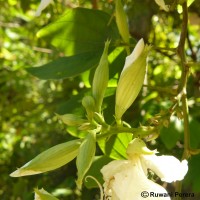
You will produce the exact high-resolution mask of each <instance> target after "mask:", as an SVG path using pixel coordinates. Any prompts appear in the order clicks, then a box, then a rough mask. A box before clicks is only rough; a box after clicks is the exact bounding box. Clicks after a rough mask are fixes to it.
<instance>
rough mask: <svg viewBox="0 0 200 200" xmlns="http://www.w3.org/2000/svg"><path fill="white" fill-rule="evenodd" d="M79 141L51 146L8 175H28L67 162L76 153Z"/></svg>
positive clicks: (55, 167) (48, 169)
mask: <svg viewBox="0 0 200 200" xmlns="http://www.w3.org/2000/svg"><path fill="white" fill-rule="evenodd" d="M81 141H82V140H80V139H78V140H72V141H69V142H65V143H62V144H58V145H56V146H53V147H51V148H50V149H47V150H46V151H44V152H42V153H41V154H39V155H38V156H36V157H35V158H33V159H32V160H31V161H29V162H28V163H26V164H25V165H24V166H22V167H21V168H19V169H17V170H16V171H14V172H13V173H11V174H10V176H11V177H20V176H28V175H34V174H40V173H44V172H47V171H51V170H54V169H57V168H59V167H61V166H63V165H65V164H67V163H68V162H70V161H71V160H73V159H74V158H75V157H76V156H77V155H78V149H79V147H80V145H81Z"/></svg>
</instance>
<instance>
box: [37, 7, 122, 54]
mask: <svg viewBox="0 0 200 200" xmlns="http://www.w3.org/2000/svg"><path fill="white" fill-rule="evenodd" d="M83 16H84V17H83ZM110 18H111V16H110V15H109V14H107V13H105V12H103V11H99V10H91V9H86V8H75V9H71V10H67V11H66V13H65V14H64V15H63V16H62V17H60V18H59V19H58V20H57V21H55V22H53V23H51V24H50V25H48V26H46V27H45V28H43V29H42V30H40V31H39V32H38V34H37V36H38V37H40V38H45V40H48V41H50V42H51V43H52V44H53V45H54V46H55V47H57V48H59V49H61V50H62V51H64V52H65V53H66V55H74V54H79V53H84V52H96V51H99V50H100V51H103V48H104V43H105V41H106V40H108V39H109V40H111V42H112V43H113V42H115V41H116V40H117V39H120V36H119V33H118V30H117V26H116V24H115V23H114V21H111V23H109V21H110Z"/></svg>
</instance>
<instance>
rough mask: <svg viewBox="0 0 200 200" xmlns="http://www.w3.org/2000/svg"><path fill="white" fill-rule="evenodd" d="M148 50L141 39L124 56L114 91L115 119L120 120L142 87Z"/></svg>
mask: <svg viewBox="0 0 200 200" xmlns="http://www.w3.org/2000/svg"><path fill="white" fill-rule="evenodd" d="M149 50H150V47H149V46H147V45H146V46H145V45H144V41H143V39H141V40H140V41H139V42H138V43H137V45H136V46H135V49H134V50H133V52H132V53H131V55H129V56H127V57H126V62H125V65H124V68H123V71H122V73H121V75H120V78H119V82H118V86H117V91H116V104H115V116H116V120H117V121H120V120H121V117H122V115H123V114H124V112H125V111H126V110H127V109H128V108H129V107H130V106H131V104H132V103H133V102H134V100H135V99H136V97H137V96H138V94H139V92H140V89H141V88H142V85H143V82H144V77H145V73H146V65H147V63H146V62H147V55H148V52H149Z"/></svg>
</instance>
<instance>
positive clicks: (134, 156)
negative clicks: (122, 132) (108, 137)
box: [101, 139, 188, 200]
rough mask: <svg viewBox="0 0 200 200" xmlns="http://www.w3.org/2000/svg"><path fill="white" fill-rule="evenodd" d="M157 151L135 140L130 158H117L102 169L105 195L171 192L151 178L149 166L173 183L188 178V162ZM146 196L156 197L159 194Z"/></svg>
mask: <svg viewBox="0 0 200 200" xmlns="http://www.w3.org/2000/svg"><path fill="white" fill-rule="evenodd" d="M139 148H140V151H139ZM155 153H157V152H156V151H150V150H149V149H147V148H146V145H145V144H144V142H143V141H142V140H140V139H134V140H133V141H132V142H131V143H130V144H129V146H128V148H127V155H128V157H129V159H128V160H115V161H112V162H110V163H109V164H107V165H105V166H104V167H103V168H102V169H101V173H102V174H103V178H104V181H105V183H104V185H103V186H104V192H105V195H106V196H107V197H109V196H110V197H111V199H112V200H133V199H134V200H143V199H144V198H143V197H142V196H141V194H142V192H143V191H146V192H148V193H149V194H150V192H154V193H162V194H166V195H167V194H168V192H167V191H166V190H165V189H164V188H163V187H162V186H160V185H158V184H157V183H154V182H153V181H151V180H149V179H148V178H147V169H151V170H152V171H154V172H155V173H156V174H157V175H158V176H159V177H160V178H161V180H163V181H166V182H172V181H176V180H182V179H183V178H184V176H185V174H186V173H187V170H188V166H187V161H186V160H184V161H182V162H180V161H179V160H178V159H176V158H175V157H173V156H156V155H155ZM145 199H146V200H154V199H155V197H153V196H149V197H147V198H145ZM156 200H170V197H169V196H167V197H166V196H164V197H156Z"/></svg>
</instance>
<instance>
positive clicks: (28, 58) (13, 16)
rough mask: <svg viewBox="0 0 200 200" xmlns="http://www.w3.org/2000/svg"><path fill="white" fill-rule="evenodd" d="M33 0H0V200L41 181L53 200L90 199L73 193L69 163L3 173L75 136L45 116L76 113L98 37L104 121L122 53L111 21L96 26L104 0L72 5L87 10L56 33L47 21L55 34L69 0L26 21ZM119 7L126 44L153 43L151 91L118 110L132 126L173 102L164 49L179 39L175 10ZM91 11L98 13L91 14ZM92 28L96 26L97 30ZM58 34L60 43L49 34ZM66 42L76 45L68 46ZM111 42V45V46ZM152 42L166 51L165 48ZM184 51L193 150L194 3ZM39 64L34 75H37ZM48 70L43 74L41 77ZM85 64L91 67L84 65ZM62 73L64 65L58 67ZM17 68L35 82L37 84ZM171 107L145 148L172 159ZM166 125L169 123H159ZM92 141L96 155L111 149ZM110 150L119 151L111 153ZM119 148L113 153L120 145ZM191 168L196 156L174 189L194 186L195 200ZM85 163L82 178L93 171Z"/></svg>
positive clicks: (199, 73)
mask: <svg viewBox="0 0 200 200" xmlns="http://www.w3.org/2000/svg"><path fill="white" fill-rule="evenodd" d="M39 2H40V1H39V0H30V1H23V0H21V1H17V0H8V1H0V7H1V16H0V28H1V29H0V35H1V37H0V113H1V115H0V122H1V123H0V198H1V199H3V200H15V199H16V200H21V199H26V200H29V199H30V200H31V199H33V193H32V192H31V191H33V188H37V187H38V188H42V187H44V189H45V190H47V191H48V192H50V193H52V194H54V195H55V196H56V197H58V198H59V199H69V200H71V199H84V200H85V199H88V200H90V199H97V198H98V194H99V191H98V190H97V189H93V190H88V189H87V188H86V187H84V188H83V190H82V192H80V191H79V190H77V188H76V184H75V180H76V178H77V177H76V167H75V162H74V161H72V162H71V163H69V164H68V165H66V166H64V167H62V168H60V169H58V170H55V171H53V172H50V173H45V174H42V175H36V176H33V177H22V178H18V179H15V178H11V177H9V174H10V173H11V172H12V171H14V170H15V169H16V168H17V167H20V166H22V165H24V163H26V162H27V161H29V160H31V159H32V158H33V157H35V156H36V155H38V154H39V153H40V152H42V151H44V150H46V149H48V148H50V147H52V146H54V145H56V144H59V143H62V142H63V141H64V142H65V141H69V140H71V139H74V136H77V134H76V131H77V130H76V131H75V130H70V128H67V127H66V126H65V125H63V124H62V123H61V122H60V121H59V120H58V119H57V117H56V115H55V113H59V114H65V113H78V114H79V115H82V116H84V115H85V113H84V111H83V108H82V107H81V99H82V98H83V96H85V95H86V94H90V91H89V89H90V85H91V77H92V76H93V74H94V67H95V66H97V64H98V61H99V58H100V56H101V53H102V50H103V47H104V42H105V40H106V39H112V44H111V48H110V55H109V61H110V81H109V88H108V89H107V91H106V98H105V100H104V105H103V108H104V115H105V119H106V121H107V122H112V121H113V120H114V118H113V114H114V98H115V97H114V94H115V87H116V82H117V78H118V75H119V73H120V72H121V69H122V67H123V65H124V59H125V56H126V54H125V52H124V51H123V50H122V49H120V48H121V47H120V46H121V45H122V44H121V41H120V36H119V33H118V32H117V30H116V24H115V22H114V21H113V20H112V21H110V23H109V25H110V27H111V28H110V27H109V28H108V27H105V25H107V24H106V22H107V21H109V19H111V16H112V14H113V11H114V3H113V2H112V1H104V0H102V1H95V0H94V1H91V2H90V1H80V2H79V3H81V5H82V6H83V7H85V8H89V9H91V10H89V9H88V10H85V9H83V8H82V9H80V10H82V12H84V13H83V14H80V13H78V14H80V16H77V18H76V20H75V21H76V25H74V23H72V24H71V25H70V23H68V26H69V27H68V26H67V27H63V26H62V25H61V26H60V27H61V30H63V28H64V31H61V30H60V32H56V33H54V32H53V33H52V32H51V27H53V28H52V30H55V28H54V25H55V24H56V22H57V20H59V19H62V17H63V16H64V18H65V17H66V15H63V14H64V13H71V16H67V18H70V17H71V18H72V19H75V18H73V15H72V14H73V13H75V12H76V11H74V10H75V9H74V10H71V9H72V8H73V7H75V6H77V5H78V2H75V1H64V0H56V1H54V3H53V4H51V5H49V7H47V8H46V9H45V11H44V12H43V13H42V15H41V16H40V17H37V18H36V17H35V16H34V13H35V10H36V9H37V6H38V4H39ZM166 2H168V3H172V2H173V1H172V0H171V1H170V0H169V1H166ZM126 3H127V6H126V11H127V13H128V17H129V25H130V27H129V28H130V33H131V35H132V37H133V38H132V42H131V44H132V45H133V47H134V44H135V41H136V40H137V39H139V38H141V37H143V38H144V39H145V40H146V42H149V43H151V44H152V45H154V46H155V47H157V48H155V49H154V50H153V51H151V54H150V56H149V68H148V77H147V81H148V84H149V85H150V86H151V87H143V91H142V92H141V94H140V96H139V97H138V98H137V100H136V101H135V102H134V104H133V105H132V106H131V108H130V109H129V110H128V111H127V112H126V114H125V116H124V120H125V121H127V122H129V123H130V124H131V125H132V126H133V127H137V126H138V125H139V124H140V123H141V124H148V123H151V122H152V123H153V122H155V119H156V115H157V116H159V115H162V114H163V113H165V112H166V110H168V109H169V108H170V106H172V104H173V100H174V93H173V91H175V90H176V89H177V87H178V84H179V82H180V77H181V69H180V66H179V59H178V58H177V55H176V53H175V52H174V51H173V50H174V48H176V47H177V44H178V41H179V36H180V29H181V20H182V18H181V10H180V9H179V8H178V12H177V11H176V10H174V11H171V12H170V13H165V12H163V11H161V10H159V8H158V6H157V5H156V4H155V3H154V1H149V0H144V1H140V0H132V1H127V2H126ZM95 8H98V9H99V10H103V11H104V12H101V11H95V10H93V9H95ZM88 13H89V14H88ZM82 15H83V17H82ZM60 16H62V17H60ZM84 16H86V18H84ZM99 16H100V17H99ZM81 19H82V20H83V21H81ZM85 19H86V21H84V20H85ZM49 24H50V25H49ZM65 25H66V24H65ZM81 26H82V27H81ZM92 27H95V29H94V28H92ZM103 28H104V29H105V30H104V29H103ZM56 29H57V27H56ZM39 30H40V32H39V33H38V31H39ZM83 30H84V31H85V32H83ZM102 30H104V31H103V32H101V31H102ZM45 31H46V32H45ZM74 33H76V34H74ZM83 33H84V34H83ZM43 34H50V36H49V37H44V38H38V37H37V36H36V35H39V36H40V37H41V35H43ZM56 34H58V35H56ZM60 37H61V42H60V41H59V42H58V41H57V40H55V38H56V39H58V38H60ZM62 38H64V39H62ZM66 38H68V40H70V39H72V40H71V43H69V41H68V40H65V39H66ZM77 38H78V39H79V40H77ZM63 41H64V42H63ZM74 41H75V42H74ZM61 44H62V45H61ZM74 44H76V46H73V45H74ZM77 44H78V46H77ZM115 47H117V48H116V49H115V50H114V48H115ZM158 47H159V48H158ZM162 48H170V49H171V51H168V50H165V49H162ZM113 50H114V51H113ZM186 54H187V59H188V61H189V63H191V66H190V77H189V81H188V103H189V111H190V131H191V146H192V147H193V148H200V136H199V130H200V109H199V107H200V92H199V87H200V82H199V80H200V64H199V63H200V3H199V1H198V0H196V1H194V2H193V3H192V4H191V6H190V7H189V27H188V37H187V43H186ZM69 56H70V57H69ZM67 62H68V63H69V64H71V63H74V65H72V66H73V68H72V69H74V71H73V70H72V72H71V71H67V67H68V66H69V65H66V63H67ZM80 63H84V66H83V67H80ZM192 63H196V64H192ZM65 65H66V68H65ZM34 66H41V67H40V68H35V67H34ZM40 69H41V70H43V71H42V72H41V71H39V70H40ZM50 69H52V71H50V72H51V73H52V74H50V72H49V73H46V72H47V71H48V70H50ZM89 69H91V70H90V71H88V70H89ZM63 70H66V71H65V72H62V71H63ZM27 71H28V72H30V73H31V74H33V75H35V76H37V77H39V78H42V79H44V80H39V79H38V78H36V77H34V76H32V75H31V74H29V73H28V72H27ZM57 75H58V76H57ZM66 77H67V78H66ZM53 79H57V80H53ZM111 113H112V114H111ZM176 113H177V116H174V117H173V118H171V121H170V122H169V118H168V116H166V118H165V119H163V127H162V129H161V135H160V136H161V137H159V139H158V140H157V142H155V143H151V144H150V146H151V147H152V148H153V149H155V148H157V149H158V151H159V152H161V153H163V154H173V155H174V156H176V157H178V158H181V155H182V151H183V124H182V120H179V119H178V118H181V115H182V113H181V108H180V107H178V108H177V111H176ZM162 116H164V115H162ZM166 123H167V124H168V123H169V126H168V125H167V124H166ZM127 138H128V136H127ZM111 140H114V139H113V138H111ZM100 146H104V147H101V148H102V149H103V148H104V149H105V151H107V150H108V151H111V149H110V148H109V147H108V148H107V147H106V146H105V143H102V144H101V145H100ZM113 151H115V152H114V153H116V154H119V151H120V149H117V151H116V149H114V150H113ZM121 153H122V157H123V156H124V152H123V150H122V152H121ZM96 154H97V155H102V153H101V150H100V149H98V150H97V153H96ZM108 155H109V153H108ZM111 157H113V156H111ZM98 159H99V160H101V159H103V162H105V163H106V161H107V162H108V161H109V158H108V157H103V158H101V157H98V158H96V160H95V162H94V166H96V165H98V166H102V165H101V164H100V162H99V160H98ZM199 165H200V158H199V155H197V156H193V157H192V158H190V159H189V172H188V174H187V176H186V178H185V180H184V190H185V191H186V192H196V194H197V195H196V196H195V198H197V199H198V194H199V193H200V184H199V180H200V174H199ZM94 166H93V168H92V169H91V174H95V173H94V172H93V171H94V170H95V167H94ZM99 168H100V167H99ZM98 176H99V175H98ZM86 185H87V184H86ZM88 187H90V186H88ZM195 198H194V199H195Z"/></svg>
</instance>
